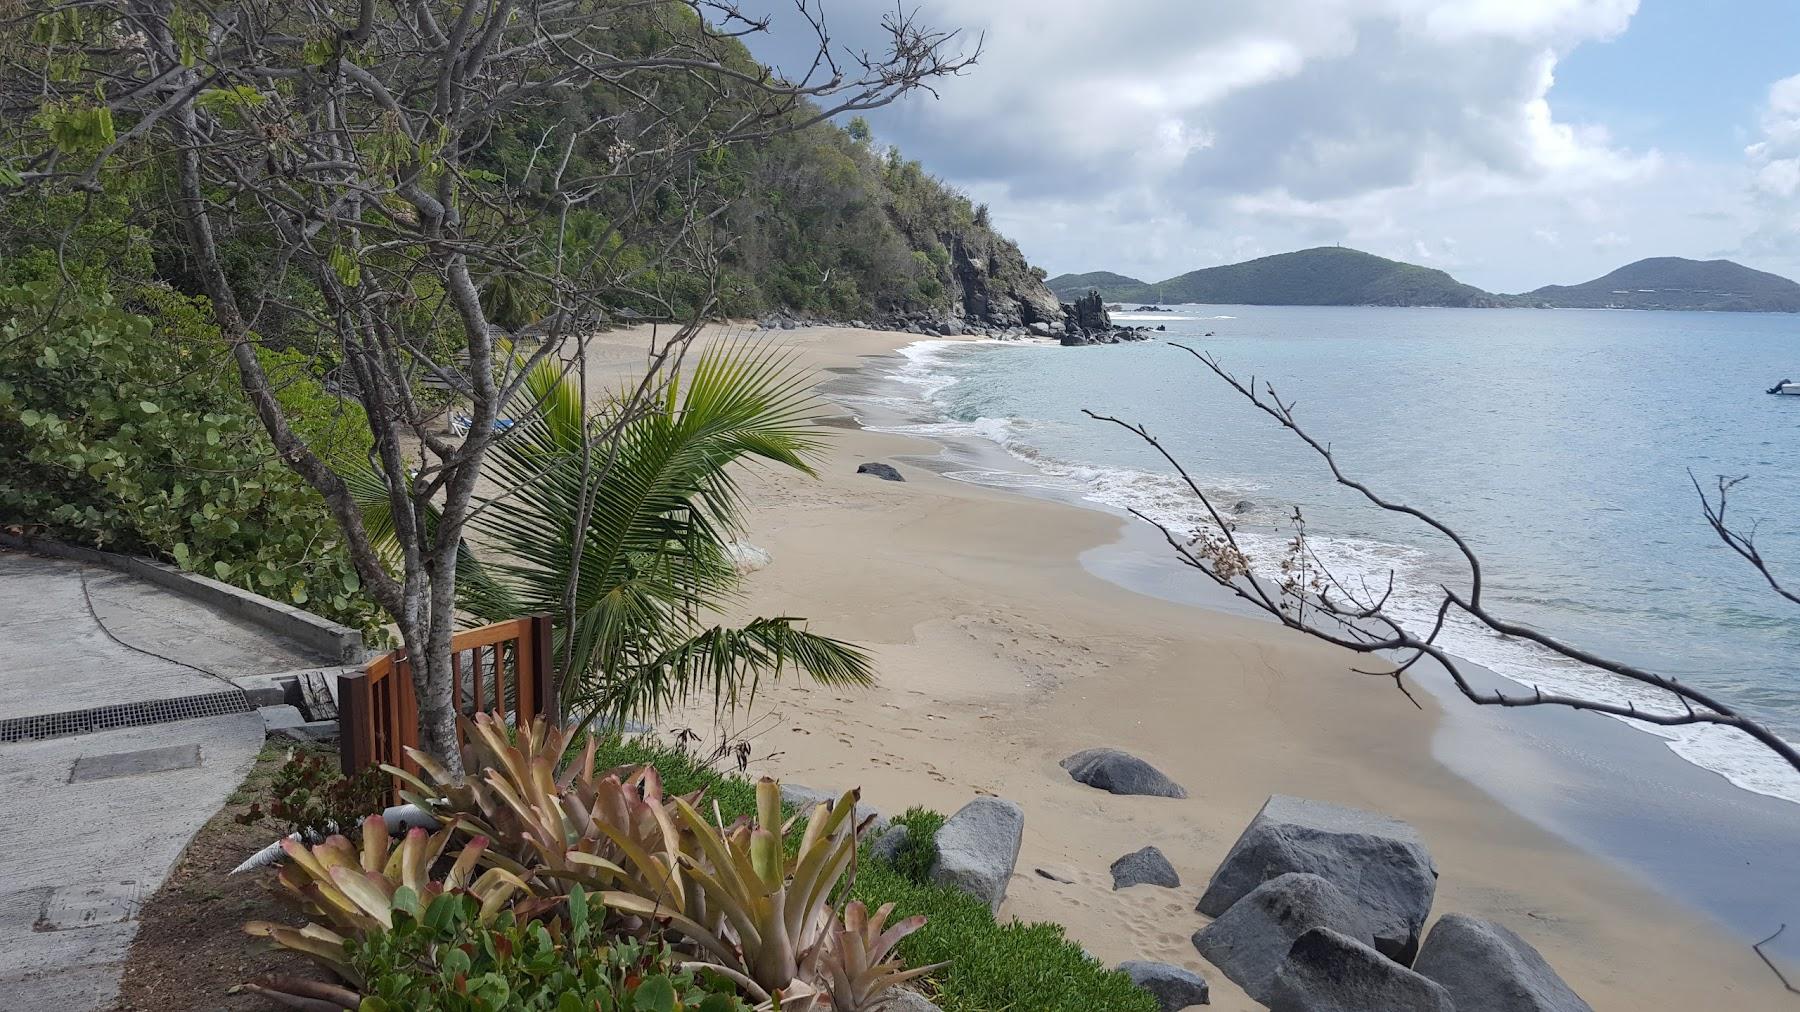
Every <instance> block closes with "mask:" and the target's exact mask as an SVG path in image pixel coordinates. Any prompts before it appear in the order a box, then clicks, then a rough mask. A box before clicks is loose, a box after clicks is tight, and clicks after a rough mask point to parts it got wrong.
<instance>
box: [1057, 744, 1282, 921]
mask: <svg viewBox="0 0 1800 1012" xmlns="http://www.w3.org/2000/svg"><path fill="white" fill-rule="evenodd" d="M1062 768H1063V769H1065V770H1068V771H1069V776H1070V777H1072V778H1073V779H1074V780H1075V781H1076V782H1077V783H1083V784H1086V785H1088V786H1089V787H1097V788H1099V789H1100V790H1103V791H1109V792H1111V793H1113V794H1147V795H1151V796H1153V797H1158V798H1185V797H1187V789H1186V788H1184V787H1182V786H1181V785H1180V784H1178V783H1176V782H1175V781H1173V780H1170V779H1169V778H1168V777H1166V776H1163V774H1162V771H1160V770H1158V769H1157V768H1156V767H1154V766H1152V765H1150V764H1149V763H1147V762H1145V761H1144V760H1142V759H1139V758H1138V757H1137V756H1134V755H1131V754H1130V753H1128V752H1121V751H1119V750H1118V749H1116V748H1090V749H1086V750H1083V751H1081V752H1077V753H1075V754H1074V755H1072V756H1070V757H1068V758H1067V759H1064V760H1063V761H1062ZM1247 891H1248V890H1246V892H1247Z"/></svg>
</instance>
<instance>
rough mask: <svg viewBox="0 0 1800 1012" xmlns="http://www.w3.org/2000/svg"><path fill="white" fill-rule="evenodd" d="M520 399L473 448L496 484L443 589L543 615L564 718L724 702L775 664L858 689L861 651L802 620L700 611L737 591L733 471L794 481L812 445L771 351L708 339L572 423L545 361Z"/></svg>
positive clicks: (802, 411)
mask: <svg viewBox="0 0 1800 1012" xmlns="http://www.w3.org/2000/svg"><path fill="white" fill-rule="evenodd" d="M529 395H530V396H531V398H532V400H533V403H534V404H535V405H537V410H536V411H534V412H533V413H532V414H533V417H532V419H531V420H530V421H529V422H522V423H520V426H519V430H518V431H515V432H512V433H510V434H509V435H508V437H507V438H506V439H504V440H502V441H500V442H499V443H498V444H497V445H496V446H495V447H494V449H493V450H492V451H491V452H490V454H489V464H488V476H489V477H490V478H491V479H492V480H493V484H494V485H496V486H498V487H499V488H500V489H503V490H504V491H503V492H500V493H498V494H495V495H493V496H490V497H488V498H486V499H484V500H482V501H481V502H479V503H478V506H477V509H476V511H475V514H474V519H473V520H472V521H471V527H472V528H473V530H474V532H475V535H476V537H475V540H476V541H477V542H478V543H479V544H480V545H481V546H482V548H483V554H484V555H485V554H487V551H486V550H487V549H490V548H491V549H492V550H493V554H492V556H491V557H490V558H486V559H482V560H479V561H478V560H477V559H476V558H475V556H474V555H472V554H471V555H469V556H468V557H467V559H466V560H465V565H463V566H459V569H461V570H462V572H461V573H460V574H459V577H458V587H459V592H458V598H459V602H460V604H461V606H462V608H463V609H465V610H466V611H468V612H469V613H470V614H471V615H473V616H475V617H476V618H478V619H480V620H482V621H498V620H501V619H506V618H512V617H515V616H519V615H526V614H532V613H543V612H547V613H549V614H551V615H552V616H554V617H555V621H554V625H555V629H556V642H555V647H556V657H557V658H558V662H559V664H560V665H562V670H560V671H559V672H558V684H559V687H560V690H559V699H560V705H561V708H562V709H563V711H564V712H565V713H566V714H578V713H580V714H586V715H590V716H592V715H604V716H607V717H610V718H613V719H624V718H627V717H634V716H651V715H654V714H655V713H656V712H658V711H660V710H662V709H664V708H666V707H668V706H671V705H673V704H675V703H678V702H680V701H681V700H683V699H685V698H688V697H690V696H692V695H695V694H703V693H709V694H711V695H712V696H713V699H714V703H715V705H717V706H729V705H734V704H736V703H737V702H738V701H739V699H740V697H741V696H744V695H746V694H748V695H754V693H755V691H756V688H757V685H758V684H759V680H760V678H761V677H762V676H763V675H764V674H769V675H771V676H779V675H780V674H781V673H782V672H783V671H784V670H786V669H787V668H789V667H792V668H795V669H798V670H799V671H801V672H804V673H805V674H807V675H809V676H810V677H811V678H812V679H813V680H815V681H817V682H819V683H821V684H826V685H868V684H872V682H873V677H872V675H871V672H870V665H869V659H868V656H867V655H866V654H865V653H864V652H863V651H861V650H859V649H858V648H856V647H854V646H851V645H850V644H848V643H845V642H843V641H841V640H836V639H832V638H830V637H827V636H821V635H818V634H815V633H811V632H809V631H807V630H806V628H805V626H804V624H803V623H804V620H802V619H797V618H792V617H786V616H782V617H775V618H757V619H754V620H752V621H750V622H748V623H745V624H744V625H741V626H726V625H722V624H716V623H713V622H712V618H713V616H715V615H717V614H718V613H719V612H720V611H721V610H722V609H723V608H724V607H725V606H727V605H729V604H731V603H733V602H735V601H736V600H738V598H739V596H740V590H739V574H738V572H737V570H736V567H735V566H734V564H733V559H732V555H731V551H730V542H731V540H732V537H733V536H734V535H735V534H736V533H737V532H738V531H739V529H740V528H739V524H740V511H741V507H742V495H741V490H740V488H739V486H738V484H737V482H736V480H735V479H734V477H733V469H734V467H735V466H736V465H739V464H743V463H748V462H756V461H760V462H764V463H767V464H773V465H777V466H781V467H790V468H793V469H795V470H798V471H801V472H803V473H806V474H809V475H810V474H813V473H814V471H813V468H812V465H811V463H810V462H811V461H812V460H815V459H816V458H817V456H818V454H819V452H820V450H821V448H822V442H821V438H820V433H819V430H817V429H816V428H814V427H812V426H811V425H810V424H809V423H810V417H809V415H808V406H809V403H810V400H811V398H810V384H809V382H808V381H807V377H806V376H805V374H804V373H802V372H800V371H799V370H797V369H795V368H794V366H793V362H792V359H791V357H790V356H789V355H788V354H787V353H785V352H782V351H780V350H778V349H770V348H767V347H764V348H757V347H753V346H750V345H747V344H742V343H720V344H714V345H712V346H710V347H709V348H708V349H707V350H706V351H705V352H704V353H703V354H701V355H700V356H699V358H698V360H697V361H696V362H694V363H693V364H692V365H691V366H690V367H688V368H685V369H683V370H681V372H680V373H679V374H678V375H677V376H675V377H674V379H672V380H671V381H670V382H669V384H668V386H667V388H666V390H665V391H664V392H663V394H662V395H661V396H660V397H658V398H656V399H654V400H653V401H652V402H651V403H650V404H648V405H646V406H641V407H640V408H639V409H638V410H637V411H636V412H635V413H634V414H632V415H631V416H629V417H626V418H623V419H619V418H612V419H605V418H594V417H588V416H586V415H585V414H584V412H583V411H582V407H581V398H580V393H579V389H578V387H577V385H576V382H575V380H574V378H573V377H571V376H568V375H565V374H564V373H563V371H562V370H561V369H560V368H559V367H558V366H557V365H556V364H554V363H549V362H547V363H545V364H543V365H540V366H539V367H538V368H537V370H536V371H535V372H534V373H533V375H532V376H531V377H530V382H529ZM617 403H623V399H621V400H620V401H617V402H615V404H617ZM577 559H579V565H578V566H577V563H576V560H577ZM571 586H572V587H573V594H572V596H571V595H569V590H570V588H571Z"/></svg>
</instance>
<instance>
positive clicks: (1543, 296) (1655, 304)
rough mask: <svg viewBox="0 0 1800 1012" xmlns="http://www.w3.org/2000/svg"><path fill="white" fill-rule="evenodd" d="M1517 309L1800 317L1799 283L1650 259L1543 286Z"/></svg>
mask: <svg viewBox="0 0 1800 1012" xmlns="http://www.w3.org/2000/svg"><path fill="white" fill-rule="evenodd" d="M1514 298H1515V299H1517V300H1518V302H1519V303H1520V304H1522V305H1528V306H1544V307H1549V308H1567V309H1688V310H1709V311H1720V312H1753V313H1793V312H1800V284H1795V283H1794V282H1792V281H1789V280H1788V279H1787V278H1784V277H1781V276H1779V275H1775V274H1769V273H1766V272H1764V271H1758V270H1752V269H1750V268H1748V267H1745V266H1744V265H1742V264H1738V263H1733V262H1732V261H1730V260H1688V259H1684V258H1682V257H1652V258H1650V259H1648V260H1639V261H1638V262H1636V263H1632V264H1626V265H1625V266H1624V267H1621V268H1619V269H1618V270H1616V271H1613V272H1612V273H1611V274H1607V275H1605V276H1603V277H1599V278H1595V279H1594V280H1592V281H1589V282H1587V283H1585V284H1579V285H1546V286H1545V287H1543V288H1539V289H1537V290H1536V291H1532V292H1527V293H1525V294H1523V295H1519V296H1515V297H1514Z"/></svg>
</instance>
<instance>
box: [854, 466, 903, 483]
mask: <svg viewBox="0 0 1800 1012" xmlns="http://www.w3.org/2000/svg"><path fill="white" fill-rule="evenodd" d="M856 473H857V474H872V475H874V476H875V477H877V478H880V479H881V480H882V481H905V480H906V479H905V478H904V477H902V476H901V474H900V472H899V471H896V470H894V466H893V465H892V464H880V463H869V464H858V465H857V466H856Z"/></svg>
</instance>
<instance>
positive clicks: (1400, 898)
mask: <svg viewBox="0 0 1800 1012" xmlns="http://www.w3.org/2000/svg"><path fill="white" fill-rule="evenodd" d="M1291 871H1304V872H1311V873H1312V874H1315V875H1319V876H1322V877H1324V878H1326V879H1328V880H1330V882H1331V883H1332V884H1333V885H1335V886H1337V887H1338V888H1339V889H1341V890H1343V892H1344V895H1346V896H1348V897H1350V899H1351V900H1352V901H1354V902H1355V903H1356V905H1357V906H1358V907H1359V908H1360V909H1361V910H1362V913H1363V918H1364V920H1366V921H1367V922H1368V925H1369V929H1370V931H1371V932H1373V934H1374V937H1375V948H1376V949H1378V950H1380V951H1381V954H1382V955H1384V956H1387V957H1388V958H1390V959H1394V960H1398V961H1399V962H1401V963H1408V964H1410V963H1411V962H1412V958H1413V956H1414V955H1415V954H1416V953H1417V952H1418V951H1419V935H1420V933H1421V931H1422V930H1423V929H1424V927H1425V918H1426V917H1427V916H1428V915H1429V914H1430V913H1431V899H1432V896H1433V895H1435V894H1436V892H1437V866H1436V865H1435V864H1433V863H1432V860H1431V855H1430V854H1429V853H1427V852H1426V850H1425V844H1424V842H1423V841H1421V840H1420V839H1419V834H1418V833H1417V832H1416V831H1415V830H1414V829H1413V828H1412V827H1411V826H1409V825H1407V824H1406V823H1404V822H1401V821H1400V820H1399V819H1392V818H1389V817H1387V816H1385V815H1378V814H1376V813H1374V812H1364V811H1360V810H1358V809H1355V808H1345V807H1342V806H1340V805H1332V804H1327V803H1325V802H1323V801H1308V800H1306V799H1305V798H1293V797H1288V796H1287V795H1284V794H1276V795H1274V796H1272V797H1270V798H1269V800H1268V801H1267V802H1266V803H1264V804H1263V807H1262V811H1260V812H1258V813H1256V818H1255V819H1253V820H1251V823H1250V825H1249V827H1248V828H1246V829H1245V830H1244V834H1243V835H1242V836H1240V837H1238V840H1237V842H1236V843H1234V844H1232V846H1231V852H1230V853H1228V854H1226V855H1225V860H1224V861H1222V862H1221V863H1220V864H1219V868H1218V870H1217V871H1215V872H1213V877H1212V881H1211V882H1210V883H1208V884H1207V887H1206V892H1205V893H1204V894H1202V895H1201V897H1200V903H1199V907H1198V909H1199V910H1200V912H1201V913H1203V914H1207V915H1210V916H1213V917H1218V916H1219V915H1221V914H1223V913H1224V912H1225V911H1226V910H1228V909H1230V908H1231V905H1232V904H1233V903H1236V902H1237V901H1238V900H1240V899H1242V898H1243V897H1244V896H1245V895H1247V894H1248V893H1249V892H1250V891H1251V890H1252V889H1255V888H1256V887H1257V886H1259V885H1261V884H1262V883H1264V882H1266V881H1268V880H1269V879H1272V878H1274V877H1276V876H1277V875H1282V874H1285V873H1287V872H1291Z"/></svg>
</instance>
